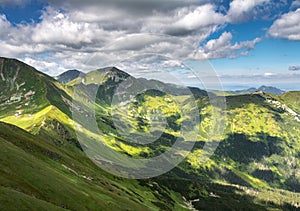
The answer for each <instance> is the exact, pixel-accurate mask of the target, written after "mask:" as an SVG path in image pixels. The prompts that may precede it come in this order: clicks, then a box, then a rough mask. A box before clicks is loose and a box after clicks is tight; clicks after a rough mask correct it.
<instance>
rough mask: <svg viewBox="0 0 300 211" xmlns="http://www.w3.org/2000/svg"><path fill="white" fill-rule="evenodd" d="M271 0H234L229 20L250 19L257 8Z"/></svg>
mask: <svg viewBox="0 0 300 211" xmlns="http://www.w3.org/2000/svg"><path fill="white" fill-rule="evenodd" d="M268 2H270V0H252V1H245V0H233V1H232V2H230V7H229V10H228V13H227V18H228V20H229V22H233V23H235V22H242V21H245V20H247V19H250V18H251V17H253V15H254V14H255V13H254V12H255V10H254V9H255V8H256V7H257V6H260V5H262V4H265V3H268Z"/></svg>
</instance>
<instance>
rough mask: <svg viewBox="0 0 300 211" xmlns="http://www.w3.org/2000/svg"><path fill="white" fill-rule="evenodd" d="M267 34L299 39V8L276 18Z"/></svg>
mask: <svg viewBox="0 0 300 211" xmlns="http://www.w3.org/2000/svg"><path fill="white" fill-rule="evenodd" d="M269 34H270V35H271V36H273V37H276V38H285V39H288V40H300V8H299V9H297V10H296V11H291V12H289V13H286V14H284V15H282V16H281V17H280V18H279V19H277V20H276V21H275V22H274V23H273V25H272V26H271V27H270V29H269Z"/></svg>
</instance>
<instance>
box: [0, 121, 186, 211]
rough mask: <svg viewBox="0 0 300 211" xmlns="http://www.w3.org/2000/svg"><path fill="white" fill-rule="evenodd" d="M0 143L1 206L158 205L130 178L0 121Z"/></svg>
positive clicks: (103, 207) (89, 207) (85, 207)
mask: <svg viewBox="0 0 300 211" xmlns="http://www.w3.org/2000/svg"><path fill="white" fill-rule="evenodd" d="M0 145H1V146H0V150H1V152H0V165H1V166H2V168H1V170H0V172H1V174H0V178H1V179H0V185H1V186H0V188H1V190H3V192H2V193H1V194H0V195H1V197H0V201H1V203H0V209H1V210H11V209H20V208H22V209H26V207H27V208H28V209H29V208H30V209H31V210H32V209H33V210H37V209H40V208H43V207H44V208H45V207H47V208H48V209H53V210H56V209H57V210H58V208H65V209H71V210H99V209H100V210H108V209H112V210H124V209H125V208H126V209H127V208H129V209H131V210H147V209H149V210H157V209H158V208H157V206H156V205H155V201H157V203H158V202H160V200H159V199H158V198H157V197H159V196H160V195H159V194H158V195H157V196H155V195H153V193H152V191H151V190H150V189H148V188H146V187H142V186H140V185H139V184H138V182H136V181H134V180H123V179H118V178H115V179H114V177H112V176H110V175H108V174H106V173H105V172H103V171H101V170H100V169H99V168H97V167H96V166H95V165H94V164H93V163H91V162H90V161H89V160H88V159H87V158H86V157H84V156H81V155H75V154H72V153H70V152H66V151H63V150H59V149H57V147H56V146H54V145H53V144H51V143H48V142H47V141H45V140H43V139H42V138H40V137H38V136H33V135H31V134H28V133H26V132H24V131H22V130H20V129H18V128H16V127H15V126H11V125H6V124H4V123H1V124H0ZM87 178H90V179H87ZM91 178H92V179H91ZM172 196H173V197H175V200H176V201H178V202H179V201H181V199H180V198H178V197H177V196H176V195H172ZM12 202H14V203H12ZM152 202H153V203H152ZM181 203H182V204H183V202H182V201H181ZM29 205H30V206H29ZM161 206H165V207H168V206H170V205H167V204H162V205H161ZM169 209H171V207H169Z"/></svg>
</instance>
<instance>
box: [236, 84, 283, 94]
mask: <svg viewBox="0 0 300 211" xmlns="http://www.w3.org/2000/svg"><path fill="white" fill-rule="evenodd" d="M259 91H262V92H265V93H270V94H273V95H277V96H279V95H282V94H283V93H284V91H283V90H281V89H278V88H276V87H273V86H261V87H259V88H249V89H245V90H237V91H233V92H231V93H232V94H251V93H254V92H259Z"/></svg>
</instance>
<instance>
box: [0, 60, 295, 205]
mask: <svg viewBox="0 0 300 211" xmlns="http://www.w3.org/2000/svg"><path fill="white" fill-rule="evenodd" d="M0 77H1V80H0V88H1V95H0V121H1V123H0V144H1V147H0V151H1V152H0V167H1V168H0V210H296V209H297V208H299V207H300V141H299V136H300V131H299V128H300V127H299V126H300V115H299V114H300V92H297V91H294V92H285V93H281V91H279V90H276V89H273V88H268V87H261V88H259V89H258V90H259V91H261V92H258V90H255V91H254V90H248V91H249V93H244V92H243V93H235V94H233V95H228V96H227V95H226V97H225V100H226V110H224V111H221V112H220V113H223V114H224V116H225V114H226V121H225V122H224V133H223V134H222V135H221V136H217V135H215V136H214V134H211V132H210V131H211V128H212V127H213V122H214V119H213V118H214V111H215V110H217V111H220V110H221V109H222V108H221V107H218V105H217V104H211V102H212V101H214V100H218V99H220V98H221V97H220V96H218V95H211V94H209V93H207V92H206V91H203V90H200V89H198V88H192V87H189V88H188V89H187V88H183V87H181V86H177V85H174V84H166V83H163V82H160V81H157V80H148V79H143V78H134V77H132V76H130V75H129V74H128V73H126V72H124V71H121V70H119V69H117V68H115V67H107V68H102V69H98V70H94V71H91V72H89V73H86V74H83V73H81V72H79V71H76V70H72V71H68V72H66V73H64V74H62V75H60V76H58V77H56V78H52V77H50V76H48V75H45V74H43V73H42V72H39V71H38V70H36V69H35V68H33V67H31V66H29V65H27V64H25V63H23V62H20V61H18V60H16V59H8V58H0ZM120 87H121V88H120ZM125 89H126V90H128V91H132V92H133V93H134V90H140V92H139V93H138V94H137V95H136V96H134V95H133V94H129V95H127V94H126V92H122V91H124V90H125ZM273 91H274V92H273ZM268 92H271V94H269V93H268ZM190 94H192V96H193V99H194V101H195V104H193V103H192V102H190V101H189V100H188V96H189V95H190ZM74 96H75V97H74ZM134 97H135V99H134V100H133V98H134ZM178 102H179V103H180V105H182V106H183V107H184V109H185V110H187V111H193V112H195V111H197V114H199V125H189V124H187V123H188V122H191V119H189V118H190V116H187V117H186V116H184V112H183V110H182V109H180V107H179V106H178V105H177V103H178ZM114 103H116V104H114ZM118 103H119V104H120V105H122V106H124V108H126V112H127V113H124V112H123V113H122V111H123V110H122V108H123V107H120V106H116V105H119V104H118ZM158 108H159V109H160V112H161V115H154V117H153V112H155V111H156V110H157V109H158ZM91 110H92V111H93V112H92V113H91V112H90V111H91ZM154 114H155V113H154ZM76 115H78V116H77V117H78V118H74V116H76ZM79 117H82V118H79ZM160 117H164V118H165V120H166V121H165V127H164V128H161V127H158V126H156V124H154V123H156V122H155V121H157V122H158V123H159V122H160V119H159V118H160ZM153 118H154V120H153V121H150V120H152V119H153ZM157 118H158V120H157ZM220 118H222V117H220ZM93 119H95V122H96V126H97V128H98V130H99V131H100V133H96V132H95V130H94V129H93V126H92V125H90V124H89V123H90V122H91V120H93ZM116 119H117V120H120V121H119V123H120V124H121V123H122V124H121V126H120V125H119V126H120V127H119V128H118V125H116V122H115V120H116ZM124 123H128V124H124ZM181 125H188V126H187V127H186V128H184V129H186V131H187V133H190V132H191V130H194V129H195V128H198V127H199V129H198V130H197V134H196V136H193V139H194V140H195V143H194V145H193V147H192V149H191V150H190V151H191V152H190V153H189V154H188V155H187V156H186V157H185V158H184V159H183V160H182V161H181V162H180V163H179V164H178V165H177V166H176V167H174V168H173V169H172V170H170V171H168V172H165V173H163V174H161V175H157V176H155V177H152V178H142V179H129V178H130V176H131V177H133V178H134V176H136V174H135V172H132V175H129V178H128V179H127V178H126V177H125V178H124V177H121V176H118V175H114V174H111V173H109V171H107V168H106V167H107V166H110V168H112V169H113V170H114V169H115V166H116V167H119V166H122V162H123V160H121V159H119V160H118V156H117V155H116V157H109V156H111V155H113V154H105V153H106V152H103V153H104V154H103V155H102V156H103V157H102V158H101V159H100V161H99V157H98V158H97V159H96V157H93V156H92V157H90V156H89V157H88V156H87V154H88V153H89V152H91V153H94V151H93V147H90V146H94V145H93V144H95V146H96V143H98V142H101V145H100V146H103V147H107V149H110V150H112V151H114V152H116V153H117V154H118V155H122V156H123V157H124V160H125V158H130V159H150V158H153V157H156V156H159V155H161V154H164V153H165V152H167V151H168V150H170V149H171V148H172V145H173V144H174V143H175V142H177V141H176V140H182V142H183V143H186V144H189V143H188V142H189V140H186V138H185V136H183V135H182V134H181V133H180V131H181V128H182V127H183V126H181ZM120 128H121V130H120ZM123 130H124V131H123ZM128 131H129V134H130V136H126V135H125V136H124V135H122V132H128ZM152 132H153V133H152ZM143 134H150V135H153V134H154V135H155V134H159V136H157V139H156V140H155V141H154V142H152V143H146V144H139V143H135V142H132V141H130V140H129V139H130V138H131V137H135V138H137V139H138V140H139V139H143V140H147V138H149V137H150V136H148V135H143ZM82 140H83V141H82ZM207 143H209V144H211V145H214V144H217V147H216V150H215V152H214V154H213V155H212V156H211V157H209V158H208V160H207V161H206V162H204V163H203V162H201V159H199V158H201V156H203V152H204V146H205V145H206V144H207ZM90 144H92V145H90ZM175 152H176V154H178V156H181V154H184V152H182V151H180V149H176V151H175ZM92 155H93V154H92ZM108 159H111V160H113V161H114V162H113V163H114V166H112V165H110V164H111V163H112V162H111V161H109V160H108ZM116 161H118V162H119V163H118V162H116ZM99 162H100V163H101V165H103V168H100V167H99V165H98V164H99ZM163 162H166V163H168V162H171V161H170V160H168V159H166V160H164V161H163ZM125 164H126V163H125ZM139 165H140V166H138V169H142V170H144V171H145V172H146V171H147V170H149V169H150V170H151V171H152V170H155V168H153V166H147V165H143V164H139ZM130 167H131V166H130V165H129V166H125V167H124V165H123V167H122V168H121V170H120V172H121V174H122V175H123V173H126V172H127V168H130ZM157 168H159V167H158V166H157ZM119 169H120V168H119Z"/></svg>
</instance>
